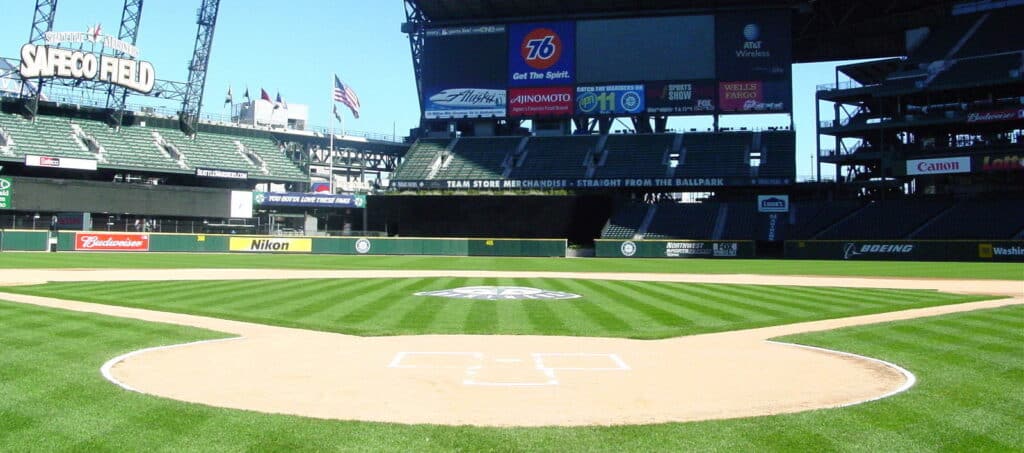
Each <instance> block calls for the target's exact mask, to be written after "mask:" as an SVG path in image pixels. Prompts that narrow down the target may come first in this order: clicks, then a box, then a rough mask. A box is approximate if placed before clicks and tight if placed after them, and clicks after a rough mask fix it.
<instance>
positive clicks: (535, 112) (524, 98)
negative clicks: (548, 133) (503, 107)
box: [508, 87, 575, 117]
mask: <svg viewBox="0 0 1024 453" xmlns="http://www.w3.org/2000/svg"><path fill="white" fill-rule="evenodd" d="M574 106H575V103H574V102H573V89H572V87H553V88H512V89H510V90H508V116H510V117H545V116H572V114H573V107H574Z"/></svg>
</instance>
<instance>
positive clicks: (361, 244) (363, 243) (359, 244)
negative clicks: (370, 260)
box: [356, 238, 372, 255]
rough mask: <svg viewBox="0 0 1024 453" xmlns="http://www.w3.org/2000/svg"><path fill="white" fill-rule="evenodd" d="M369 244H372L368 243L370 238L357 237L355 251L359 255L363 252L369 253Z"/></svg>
mask: <svg viewBox="0 0 1024 453" xmlns="http://www.w3.org/2000/svg"><path fill="white" fill-rule="evenodd" d="M371 245H372V244H370V240H369V239H366V238H359V239H357V240H356V253H358V254H360V255H362V254H365V253H369V251H370V246H371Z"/></svg>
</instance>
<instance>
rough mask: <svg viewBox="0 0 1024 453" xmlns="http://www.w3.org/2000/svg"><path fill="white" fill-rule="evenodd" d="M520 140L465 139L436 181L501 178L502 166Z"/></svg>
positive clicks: (460, 142) (454, 148) (459, 142)
mask: <svg viewBox="0 0 1024 453" xmlns="http://www.w3.org/2000/svg"><path fill="white" fill-rule="evenodd" d="M520 140H521V138H520V137H487V138H475V137H471V138H461V139H459V141H458V142H457V143H456V144H455V146H454V147H453V148H452V154H451V158H450V160H449V161H448V163H447V164H446V165H444V166H443V167H441V168H440V169H439V171H438V172H437V175H435V176H434V179H501V177H502V173H504V171H505V170H504V168H503V167H502V164H503V163H504V162H505V159H506V157H507V156H509V155H510V154H512V153H513V152H515V150H516V147H517V146H519V142H520Z"/></svg>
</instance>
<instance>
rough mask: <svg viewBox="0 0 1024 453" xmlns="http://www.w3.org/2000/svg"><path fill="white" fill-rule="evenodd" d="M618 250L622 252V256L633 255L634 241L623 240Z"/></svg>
mask: <svg viewBox="0 0 1024 453" xmlns="http://www.w3.org/2000/svg"><path fill="white" fill-rule="evenodd" d="M619 251H620V252H622V256H633V255H636V243H635V242H633V241H626V242H623V243H622V245H621V246H619Z"/></svg>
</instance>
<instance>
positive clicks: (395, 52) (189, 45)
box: [0, 0, 835, 177]
mask: <svg viewBox="0 0 1024 453" xmlns="http://www.w3.org/2000/svg"><path fill="white" fill-rule="evenodd" d="M199 3H200V1H199V0H177V1H170V0H149V1H147V2H146V3H145V6H144V8H143V12H142V22H141V27H140V31H139V40H138V47H139V51H140V58H141V59H143V60H147V61H150V62H152V63H153V65H154V67H155V68H156V73H157V78H160V79H165V80H174V81H182V82H184V81H186V80H187V79H188V70H187V66H188V63H189V61H190V60H191V58H192V50H193V46H194V44H195V34H196V24H195V19H196V11H197V9H198V8H199ZM122 5H123V0H88V1H86V0H63V1H61V2H60V3H59V6H58V10H57V14H56V19H55V23H54V30H57V31H85V30H86V28H87V27H89V26H92V25H94V24H96V23H100V24H102V25H103V33H104V34H107V35H114V36H116V35H117V29H118V26H119V25H120V20H121V7H122ZM34 6H35V1H34V0H4V6H3V15H4V19H5V20H4V27H0V56H4V57H9V58H17V57H18V56H19V53H20V48H21V46H22V45H23V44H25V43H26V42H27V41H28V37H29V32H30V27H31V22H32V14H33V8H34ZM404 20H405V12H404V9H403V4H402V2H401V1H399V0H378V1H372V2H371V1H356V0H335V1H328V0H295V1H290V2H282V1H280V0H244V1H238V0H227V1H223V2H221V5H220V14H219V16H218V20H217V27H216V33H215V35H214V45H213V50H212V54H211V59H210V66H209V72H208V75H207V80H206V94H205V97H204V103H203V112H204V113H208V114H214V115H227V114H228V110H227V109H226V108H225V107H223V105H224V96H225V94H226V93H227V89H228V86H229V85H230V86H231V87H232V89H233V92H234V96H235V101H236V102H239V101H240V100H241V97H242V93H243V91H245V89H246V87H248V88H249V92H250V95H251V96H253V97H254V98H255V97H258V96H259V90H260V88H264V89H266V90H267V91H268V92H269V93H270V95H271V96H275V95H276V94H277V93H278V92H280V93H281V96H282V97H284V99H285V100H286V101H288V102H290V103H300V104H307V105H309V107H310V113H309V115H310V118H309V119H310V123H311V124H312V125H314V126H326V125H328V124H329V121H330V111H331V99H330V94H331V88H332V86H331V83H332V75H333V74H334V73H337V74H338V75H339V76H340V77H341V78H342V80H344V81H345V82H346V83H348V84H349V85H351V86H352V87H353V88H354V89H355V90H356V91H357V92H358V93H359V97H360V99H361V101H362V113H361V117H360V119H358V120H356V119H353V118H352V117H351V115H349V114H348V113H347V111H346V119H345V122H346V128H347V129H349V130H359V131H370V132H377V133H385V134H391V133H392V130H397V133H398V135H399V136H401V135H404V134H406V133H408V130H409V129H410V128H412V127H415V126H416V125H417V124H418V122H419V104H418V102H417V100H416V96H417V95H416V85H415V78H414V76H413V69H412V59H411V57H410V52H409V41H408V39H407V37H406V35H404V34H402V33H401V32H400V31H399V27H400V25H401V23H402V22H403V21H404ZM834 66H835V64H830V63H824V64H811V65H797V66H795V68H794V77H793V85H794V93H793V97H794V122H795V123H796V128H797V134H798V143H797V174H798V175H799V176H801V177H806V176H809V175H810V174H811V162H812V156H813V154H814V149H815V148H814V140H815V136H814V130H815V117H814V89H815V86H816V85H818V84H821V83H828V82H829V81H831V80H833V79H834V72H833V68H834ZM129 102H132V101H129ZM701 121H704V122H706V123H708V124H710V120H706V119H705V120H698V121H697V123H698V124H694V122H693V121H681V122H679V123H676V124H675V126H676V127H693V126H699V125H701V124H703V123H702V122H701ZM787 123H788V120H787V119H783V118H782V117H780V116H779V115H772V116H766V117H762V118H758V117H754V116H739V117H733V118H728V119H724V120H723V121H722V125H723V126H735V127H740V126H748V127H759V126H767V125H772V126H774V125H783V124H787ZM670 126H671V125H670ZM825 146H826V147H831V146H829V145H825ZM828 174H829V173H828V172H827V171H826V175H828Z"/></svg>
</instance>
